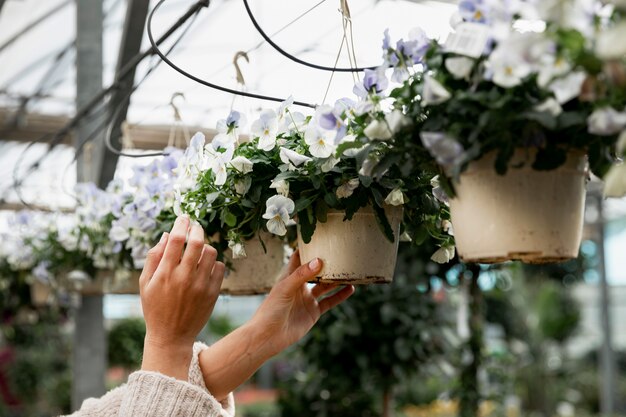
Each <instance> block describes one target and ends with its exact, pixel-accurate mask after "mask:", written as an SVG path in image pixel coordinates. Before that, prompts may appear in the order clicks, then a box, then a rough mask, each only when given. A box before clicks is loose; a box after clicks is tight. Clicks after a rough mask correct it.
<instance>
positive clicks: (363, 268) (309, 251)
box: [298, 206, 403, 284]
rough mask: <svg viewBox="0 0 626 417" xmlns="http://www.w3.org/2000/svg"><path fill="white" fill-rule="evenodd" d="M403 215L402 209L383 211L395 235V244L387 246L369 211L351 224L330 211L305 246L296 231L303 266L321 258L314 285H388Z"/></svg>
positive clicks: (339, 213)
mask: <svg viewBox="0 0 626 417" xmlns="http://www.w3.org/2000/svg"><path fill="white" fill-rule="evenodd" d="M402 213H403V210H402V208H401V207H392V206H388V207H386V208H385V214H386V215H387V218H388V219H389V222H390V224H391V228H392V230H393V233H394V242H390V241H389V240H388V239H387V238H386V237H385V235H383V233H382V232H381V230H380V227H379V226H378V224H377V220H376V216H375V214H374V210H373V209H372V208H371V207H366V208H362V209H360V210H359V211H357V212H356V213H355V215H354V217H352V220H350V221H347V220H346V221H344V217H345V213H344V212H342V211H336V210H332V211H329V212H328V216H327V221H326V222H325V223H321V222H318V223H317V225H316V227H315V233H313V237H312V238H311V242H309V243H304V241H303V240H302V236H301V234H300V230H298V248H299V249H300V258H301V260H302V263H303V264H304V263H306V262H309V261H311V260H312V259H313V258H320V259H321V260H322V261H323V262H324V266H323V268H322V270H321V272H320V275H319V276H318V277H317V281H318V282H322V283H333V284H372V283H387V282H391V281H392V279H393V273H394V269H395V266H396V258H397V255H398V241H399V236H400V224H401V222H402Z"/></svg>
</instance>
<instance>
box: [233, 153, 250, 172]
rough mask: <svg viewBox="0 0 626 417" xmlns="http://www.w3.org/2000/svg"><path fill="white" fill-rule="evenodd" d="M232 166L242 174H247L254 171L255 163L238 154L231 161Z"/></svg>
mask: <svg viewBox="0 0 626 417" xmlns="http://www.w3.org/2000/svg"><path fill="white" fill-rule="evenodd" d="M230 166H231V167H233V168H235V169H236V170H237V171H239V172H240V173H242V174H247V173H249V172H252V168H253V167H254V164H253V163H252V161H250V160H249V159H248V158H246V157H245V156H236V157H234V158H233V159H232V161H230Z"/></svg>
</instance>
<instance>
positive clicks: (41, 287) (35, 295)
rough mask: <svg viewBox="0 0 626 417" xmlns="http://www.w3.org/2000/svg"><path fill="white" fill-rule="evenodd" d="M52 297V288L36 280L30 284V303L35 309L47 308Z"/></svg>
mask: <svg viewBox="0 0 626 417" xmlns="http://www.w3.org/2000/svg"><path fill="white" fill-rule="evenodd" d="M51 296H52V287H50V285H47V284H44V283H43V282H41V281H39V280H35V281H34V282H33V283H32V284H30V302H31V303H32V304H33V305H34V306H35V307H44V306H47V305H48V303H49V302H50V297H51Z"/></svg>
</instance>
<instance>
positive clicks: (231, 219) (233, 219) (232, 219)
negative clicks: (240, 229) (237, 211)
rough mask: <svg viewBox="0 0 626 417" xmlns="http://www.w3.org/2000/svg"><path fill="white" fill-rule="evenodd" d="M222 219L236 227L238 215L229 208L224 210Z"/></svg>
mask: <svg viewBox="0 0 626 417" xmlns="http://www.w3.org/2000/svg"><path fill="white" fill-rule="evenodd" d="M222 220H223V221H224V223H226V224H227V225H228V226H230V227H235V226H236V225H237V216H235V215H234V214H233V213H231V212H230V211H228V210H224V211H223V212H222Z"/></svg>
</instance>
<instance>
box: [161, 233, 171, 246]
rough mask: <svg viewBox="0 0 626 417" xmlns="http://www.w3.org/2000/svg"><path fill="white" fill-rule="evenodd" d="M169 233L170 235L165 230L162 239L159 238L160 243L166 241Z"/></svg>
mask: <svg viewBox="0 0 626 417" xmlns="http://www.w3.org/2000/svg"><path fill="white" fill-rule="evenodd" d="M168 235H169V233H167V232H163V234H162V235H161V240H159V244H161V243H163V242H165V239H167V236H168Z"/></svg>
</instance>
